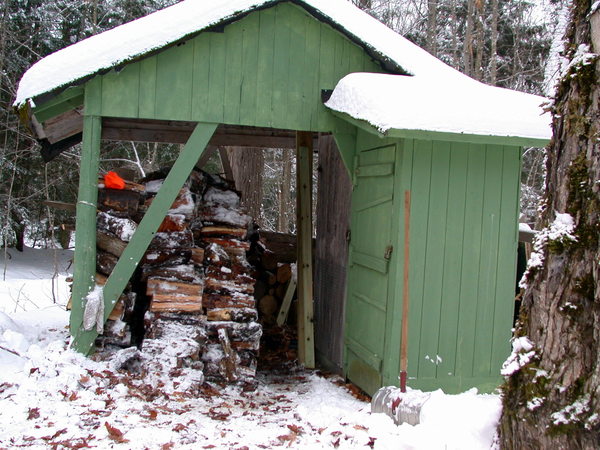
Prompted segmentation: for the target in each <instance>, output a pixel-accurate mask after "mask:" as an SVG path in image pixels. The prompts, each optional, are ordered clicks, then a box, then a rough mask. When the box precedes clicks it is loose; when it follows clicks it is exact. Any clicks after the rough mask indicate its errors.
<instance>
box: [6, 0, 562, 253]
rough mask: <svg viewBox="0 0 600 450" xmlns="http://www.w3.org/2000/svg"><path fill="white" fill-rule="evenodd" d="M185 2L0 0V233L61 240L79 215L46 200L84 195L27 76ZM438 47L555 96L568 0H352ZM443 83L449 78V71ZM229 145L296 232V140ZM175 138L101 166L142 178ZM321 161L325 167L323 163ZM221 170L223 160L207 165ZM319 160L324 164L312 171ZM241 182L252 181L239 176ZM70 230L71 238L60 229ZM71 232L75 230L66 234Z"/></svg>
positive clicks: (530, 181) (118, 153) (75, 158)
mask: <svg viewBox="0 0 600 450" xmlns="http://www.w3.org/2000/svg"><path fill="white" fill-rule="evenodd" d="M174 3H177V1H176V0H105V1H102V0H3V3H0V5H1V6H0V242H1V244H0V245H1V246H3V247H4V248H7V247H13V246H14V247H17V248H20V247H22V246H23V245H24V243H27V244H28V245H32V246H33V245H35V246H42V247H46V246H54V245H57V244H59V243H62V245H63V246H68V245H69V239H68V238H66V239H65V230H66V231H68V230H69V229H72V226H73V223H74V217H73V216H74V213H73V212H72V211H68V210H61V209H55V208H51V207H50V206H48V203H47V202H48V201H59V202H64V203H75V201H76V195H77V186H78V170H79V160H80V152H81V149H80V146H79V145H78V146H75V147H73V148H71V149H69V150H68V151H65V152H63V153H61V155H60V156H58V157H57V158H56V159H54V160H53V161H51V162H49V163H44V162H43V161H42V158H41V156H40V152H39V149H40V148H39V144H38V143H37V142H36V141H35V140H34V139H33V138H32V136H31V133H29V132H28V130H27V129H24V128H23V125H22V124H21V123H19V120H18V116H17V115H16V114H15V112H14V110H13V107H12V104H13V101H14V98H15V95H16V91H17V87H18V82H19V80H20V78H21V76H22V74H23V73H24V72H25V71H26V70H27V69H28V68H29V67H30V66H31V65H32V64H34V63H35V62H36V61H38V60H39V59H41V58H43V57H44V56H46V55H48V54H50V53H52V52H55V51H57V50H60V49H61V48H64V47H66V46H68V45H70V44H73V43H75V42H78V41H80V40H82V39H85V38H87V37H89V36H92V35H94V34H97V33H101V32H103V31H106V30H108V29H111V28H114V27H116V26H118V25H121V24H122V23H126V22H129V21H131V20H134V19H136V18H139V17H141V16H144V15H147V14H149V13H151V12H153V11H156V10H158V9H162V8H164V7H167V6H170V5H171V4H174ZM354 3H356V4H357V6H359V7H360V8H361V9H364V10H366V11H367V12H368V13H369V14H371V15H373V16H374V17H376V18H378V19H379V20H380V21H382V22H383V23H385V24H386V25H388V26H389V27H390V28H392V29H394V30H396V31H397V32H399V33H400V34H402V35H403V36H405V37H406V38H408V39H410V40H411V41H413V42H414V43H416V44H417V45H419V46H421V47H423V48H424V49H426V50H427V51H429V52H430V53H431V54H433V55H434V56H436V57H438V58H440V59H441V60H443V61H444V62H446V63H447V64H449V65H451V66H452V67H454V68H456V69H458V70H460V71H461V72H463V73H465V74H467V75H469V76H471V77H473V78H475V79H477V80H480V81H482V82H484V83H487V84H491V85H495V86H501V87H506V88H511V89H516V90H520V91H524V92H528V93H533V94H540V95H548V96H552V94H553V90H554V85H555V84H556V81H557V78H558V75H559V72H560V70H561V60H562V57H561V51H562V46H563V41H562V38H563V34H564V27H565V24H566V21H567V18H568V5H569V3H570V2H568V1H566V0H537V1H529V0H508V1H500V0H354ZM440 82H443V80H440ZM235 150H236V149H229V150H228V151H229V155H230V159H231V163H232V166H233V168H234V173H235V171H236V167H245V168H246V171H248V169H250V170H252V171H253V172H254V176H253V180H252V183H253V187H254V189H253V190H254V195H252V196H247V197H248V198H246V204H247V205H246V206H247V207H248V209H249V212H250V214H251V215H252V216H253V217H255V219H256V221H257V222H258V223H259V225H260V226H261V227H262V228H263V229H267V230H275V231H280V232H294V231H295V220H294V219H293V218H294V217H295V213H294V210H293V207H294V206H293V205H295V183H294V179H295V177H294V176H293V174H294V172H295V167H294V158H293V154H292V153H291V152H292V151H291V150H284V149H265V150H264V151H255V152H240V151H237V152H236V151H235ZM178 152H179V146H177V145H165V144H140V143H133V142H130V143H118V144H106V145H104V146H103V150H102V159H101V162H100V165H101V171H107V170H111V169H113V168H115V167H128V168H130V169H131V171H132V173H134V174H135V176H137V177H142V176H144V174H146V173H148V172H150V171H153V170H158V169H159V168H161V167H165V166H169V165H170V164H171V162H172V161H174V160H175V158H176V156H177V154H178ZM544 161H545V150H544V149H539V148H528V149H525V151H524V155H523V173H522V180H521V181H522V184H521V214H522V219H521V221H524V222H528V223H530V224H533V223H534V222H535V219H536V215H537V213H536V211H537V206H538V202H539V199H540V198H541V195H542V192H543V187H544V179H545V178H544V177H545V162H544ZM314 166H315V168H316V169H318V163H316V164H315V165H314ZM208 168H209V170H211V171H213V172H219V171H221V167H220V160H219V159H218V158H217V159H212V160H211V161H210V162H209V165H208ZM317 177H318V170H315V178H317ZM242 182H243V180H242ZM61 237H62V239H61ZM67 237H68V233H67Z"/></svg>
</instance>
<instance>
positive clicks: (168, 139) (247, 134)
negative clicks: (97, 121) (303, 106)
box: [37, 109, 318, 162]
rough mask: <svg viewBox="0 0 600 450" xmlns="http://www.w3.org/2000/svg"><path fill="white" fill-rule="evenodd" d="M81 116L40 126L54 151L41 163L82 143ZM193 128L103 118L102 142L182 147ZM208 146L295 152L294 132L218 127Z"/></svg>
mask: <svg viewBox="0 0 600 450" xmlns="http://www.w3.org/2000/svg"><path fill="white" fill-rule="evenodd" d="M81 114H82V111H81V109H74V110H70V111H67V112H65V113H63V114H60V115H58V116H56V117H53V118H52V119H49V120H47V121H46V122H44V123H43V127H42V126H41V124H40V129H41V131H42V132H43V134H44V136H41V135H40V133H39V132H37V134H38V138H43V140H44V142H46V147H48V146H51V147H56V150H55V151H48V149H46V150H45V153H46V154H45V155H44V161H46V162H48V161H50V160H52V159H54V158H55V157H56V156H58V154H59V153H60V152H62V151H63V150H65V149H67V148H69V147H72V146H73V145H75V144H78V143H79V142H80V141H81V131H82V130H83V116H82V115H81ZM195 126H196V122H186V121H175V120H146V119H126V118H114V117H104V118H103V119H102V137H101V138H102V139H103V140H108V141H134V142H159V143H169V144H185V143H186V142H187V141H188V139H189V137H190V135H191V134H192V131H193V130H194V127H195ZM317 139H318V138H317V135H316V134H313V148H316V147H317ZM209 146H212V147H251V148H289V149H295V148H296V132H295V131H293V130H280V129H274V128H262V127H250V126H242V125H224V124H221V125H219V126H218V127H217V131H216V132H215V134H214V136H213V137H212V139H211V141H210V143H209Z"/></svg>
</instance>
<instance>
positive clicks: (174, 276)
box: [142, 264, 202, 283]
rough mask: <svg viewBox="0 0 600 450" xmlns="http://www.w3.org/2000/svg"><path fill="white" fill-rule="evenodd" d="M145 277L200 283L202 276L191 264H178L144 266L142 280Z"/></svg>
mask: <svg viewBox="0 0 600 450" xmlns="http://www.w3.org/2000/svg"><path fill="white" fill-rule="evenodd" d="M147 278H153V279H161V280H170V281H185V282H187V283H202V276H201V274H199V273H198V272H197V271H196V268H195V267H194V266H193V265H192V264H179V265H176V266H168V267H153V266H146V267H144V268H143V269H142V281H143V280H145V279H147Z"/></svg>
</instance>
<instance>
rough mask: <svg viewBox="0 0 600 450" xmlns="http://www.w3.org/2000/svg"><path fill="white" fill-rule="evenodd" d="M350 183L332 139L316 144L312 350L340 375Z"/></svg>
mask: <svg viewBox="0 0 600 450" xmlns="http://www.w3.org/2000/svg"><path fill="white" fill-rule="evenodd" d="M351 196H352V182H351V180H350V175H349V174H348V171H347V170H346V168H345V167H344V163H343V162H342V159H341V157H340V154H339V151H338V150H337V146H336V144H335V141H334V139H333V137H332V136H326V137H322V138H321V139H320V140H319V184H318V191H317V214H316V215H317V218H316V225H317V242H316V249H315V292H314V298H315V304H314V307H315V311H314V318H315V347H316V352H317V360H318V361H319V362H320V363H321V364H322V365H323V366H325V367H326V368H327V369H328V370H332V371H335V372H338V373H341V371H342V367H343V351H344V346H343V345H344V314H345V312H344V306H345V305H344V302H345V294H346V271H347V263H348V243H347V240H346V232H347V231H348V230H349V229H350V199H351Z"/></svg>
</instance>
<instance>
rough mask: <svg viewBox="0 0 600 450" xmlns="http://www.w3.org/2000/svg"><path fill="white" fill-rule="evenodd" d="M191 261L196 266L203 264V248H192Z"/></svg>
mask: <svg viewBox="0 0 600 450" xmlns="http://www.w3.org/2000/svg"><path fill="white" fill-rule="evenodd" d="M192 262H193V263H194V264H195V265H197V266H203V265H204V249H203V248H200V247H193V248H192Z"/></svg>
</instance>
